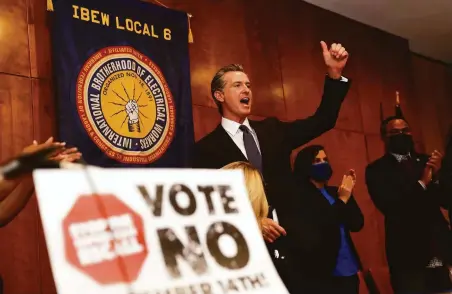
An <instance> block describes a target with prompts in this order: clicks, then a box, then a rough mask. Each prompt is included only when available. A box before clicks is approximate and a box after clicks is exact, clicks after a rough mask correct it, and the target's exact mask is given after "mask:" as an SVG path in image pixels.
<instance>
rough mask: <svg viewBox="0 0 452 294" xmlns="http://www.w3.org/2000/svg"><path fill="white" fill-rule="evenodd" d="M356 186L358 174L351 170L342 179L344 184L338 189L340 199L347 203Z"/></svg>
mask: <svg viewBox="0 0 452 294" xmlns="http://www.w3.org/2000/svg"><path fill="white" fill-rule="evenodd" d="M355 184H356V173H355V170H353V169H351V170H349V171H348V173H347V174H346V175H344V177H343V178H342V183H341V185H340V186H339V189H338V195H339V199H340V200H342V201H343V202H344V203H347V202H348V200H349V199H350V197H351V195H352V191H353V188H354V187H355Z"/></svg>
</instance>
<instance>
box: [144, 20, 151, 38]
mask: <svg viewBox="0 0 452 294" xmlns="http://www.w3.org/2000/svg"><path fill="white" fill-rule="evenodd" d="M143 35H148V36H149V37H150V36H151V33H150V32H149V27H148V24H147V23H145V24H144V26H143Z"/></svg>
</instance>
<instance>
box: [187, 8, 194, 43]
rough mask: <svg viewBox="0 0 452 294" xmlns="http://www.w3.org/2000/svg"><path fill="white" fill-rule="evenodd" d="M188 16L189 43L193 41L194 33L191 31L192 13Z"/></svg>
mask: <svg viewBox="0 0 452 294" xmlns="http://www.w3.org/2000/svg"><path fill="white" fill-rule="evenodd" d="M187 16H188V43H193V42H194V41H193V33H192V31H191V24H190V18H192V15H191V14H190V13H187Z"/></svg>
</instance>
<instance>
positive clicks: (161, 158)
mask: <svg viewBox="0 0 452 294" xmlns="http://www.w3.org/2000/svg"><path fill="white" fill-rule="evenodd" d="M53 2H54V11H53V12H51V14H52V16H53V17H52V18H53V25H52V43H53V63H54V70H55V79H56V80H55V81H56V93H57V95H56V96H57V104H58V107H57V109H58V116H57V117H58V120H57V124H58V125H57V128H58V130H59V136H60V138H59V139H60V140H61V141H65V142H67V143H69V144H70V145H74V146H76V147H78V148H79V149H80V151H81V152H82V153H83V158H84V159H85V161H86V162H87V163H89V164H91V165H97V166H102V167H114V166H152V167H184V166H187V165H188V164H189V157H190V154H191V150H192V145H193V144H194V138H193V137H194V136H193V121H192V106H191V91H190V66H189V54H188V19H187V14H186V13H184V12H180V11H174V10H170V9H167V8H164V7H161V6H157V5H153V4H150V3H146V2H143V1H139V0H108V1H103V0H53Z"/></svg>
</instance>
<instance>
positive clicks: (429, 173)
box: [421, 150, 443, 185]
mask: <svg viewBox="0 0 452 294" xmlns="http://www.w3.org/2000/svg"><path fill="white" fill-rule="evenodd" d="M442 160H443V155H442V154H441V152H439V151H438V150H435V151H433V152H432V156H430V158H429V159H428V161H427V163H426V164H425V168H424V171H423V173H422V177H421V181H422V182H423V183H424V185H428V184H429V183H430V182H431V181H432V177H433V176H434V175H436V174H438V171H439V170H440V169H441V163H442Z"/></svg>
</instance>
